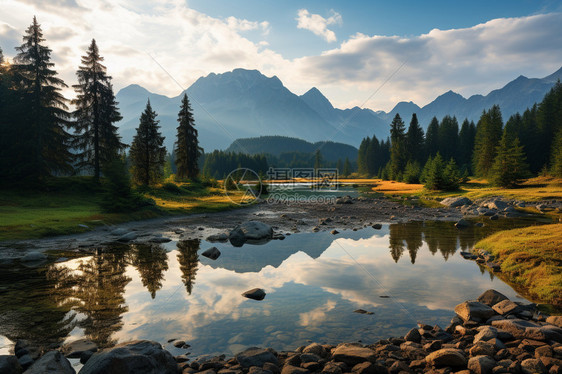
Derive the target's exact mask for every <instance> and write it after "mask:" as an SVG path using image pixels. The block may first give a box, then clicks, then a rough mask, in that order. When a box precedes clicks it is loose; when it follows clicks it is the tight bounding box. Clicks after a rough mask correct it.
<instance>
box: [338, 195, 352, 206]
mask: <svg viewBox="0 0 562 374" xmlns="http://www.w3.org/2000/svg"><path fill="white" fill-rule="evenodd" d="M336 204H353V199H352V198H351V196H349V195H347V196H341V197H338V198H337V199H336Z"/></svg>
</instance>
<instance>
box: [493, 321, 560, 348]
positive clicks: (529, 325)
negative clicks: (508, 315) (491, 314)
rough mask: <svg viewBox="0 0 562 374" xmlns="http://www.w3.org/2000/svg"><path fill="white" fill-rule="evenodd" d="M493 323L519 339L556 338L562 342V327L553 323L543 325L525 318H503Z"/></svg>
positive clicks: (545, 339) (544, 339) (541, 339)
mask: <svg viewBox="0 0 562 374" xmlns="http://www.w3.org/2000/svg"><path fill="white" fill-rule="evenodd" d="M492 325H493V326H494V327H496V328H498V329H500V330H503V331H507V332H509V333H511V334H512V335H513V336H514V337H516V338H519V339H533V340H540V341H547V340H554V341H556V342H559V343H562V328H560V327H556V326H553V325H546V326H542V325H539V324H538V323H535V322H531V321H526V320H523V319H503V320H499V321H493V322H492Z"/></svg>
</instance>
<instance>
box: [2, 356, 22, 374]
mask: <svg viewBox="0 0 562 374" xmlns="http://www.w3.org/2000/svg"><path fill="white" fill-rule="evenodd" d="M22 372H23V368H22V367H21V365H20V363H19V362H18V359H17V358H16V356H11V355H1V356H0V373H2V374H21V373H22Z"/></svg>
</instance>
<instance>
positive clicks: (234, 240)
mask: <svg viewBox="0 0 562 374" xmlns="http://www.w3.org/2000/svg"><path fill="white" fill-rule="evenodd" d="M272 237H273V228H272V227H271V226H269V225H268V224H265V223H263V222H259V221H248V222H244V223H243V224H241V225H238V226H236V227H235V228H234V229H233V230H232V231H231V232H230V234H229V235H228V239H229V240H230V243H231V244H232V245H233V246H235V247H240V246H242V245H243V244H244V243H245V242H247V241H249V242H259V241H263V240H270V239H271V238H272Z"/></svg>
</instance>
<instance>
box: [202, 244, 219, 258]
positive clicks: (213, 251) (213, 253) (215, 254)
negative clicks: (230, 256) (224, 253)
mask: <svg viewBox="0 0 562 374" xmlns="http://www.w3.org/2000/svg"><path fill="white" fill-rule="evenodd" d="M220 255H221V251H219V249H218V248H217V247H211V248H209V249H207V250H206V251H205V252H203V253H201V256H205V257H207V258H210V259H211V260H216V259H217V258H219V257H220Z"/></svg>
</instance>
